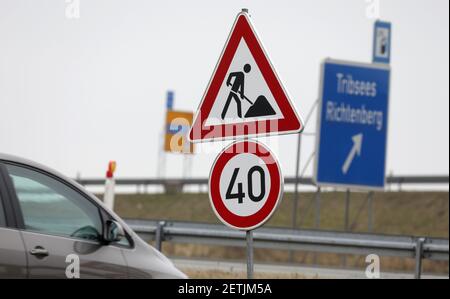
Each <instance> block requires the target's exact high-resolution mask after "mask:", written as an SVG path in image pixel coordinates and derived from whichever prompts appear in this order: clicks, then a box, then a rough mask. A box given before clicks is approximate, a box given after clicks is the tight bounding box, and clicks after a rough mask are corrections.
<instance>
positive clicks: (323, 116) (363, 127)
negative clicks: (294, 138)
mask: <svg viewBox="0 0 450 299" xmlns="http://www.w3.org/2000/svg"><path fill="white" fill-rule="evenodd" d="M389 81H390V68H389V66H387V65H386V66H385V65H379V64H378V65H375V64H360V63H349V62H342V61H335V60H327V61H325V63H324V64H323V65H322V85H321V97H320V102H321V104H320V107H319V109H318V136H317V140H316V150H317V151H316V167H315V180H316V183H317V184H318V185H321V186H336V187H340V186H341V187H346V188H360V189H377V190H378V189H382V188H384V185H385V172H386V165H385V164H386V144H387V132H388V106H389V105H388V104H389Z"/></svg>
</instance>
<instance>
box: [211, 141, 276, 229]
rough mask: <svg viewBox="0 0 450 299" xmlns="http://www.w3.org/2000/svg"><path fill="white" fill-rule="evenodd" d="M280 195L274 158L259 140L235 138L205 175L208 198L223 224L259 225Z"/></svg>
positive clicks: (236, 227) (253, 226)
mask: <svg viewBox="0 0 450 299" xmlns="http://www.w3.org/2000/svg"><path fill="white" fill-rule="evenodd" d="M282 195H283V176H282V174H281V169H280V165H279V163H278V160H277V159H276V158H275V156H274V155H273V153H272V152H271V151H270V150H269V149H268V148H267V147H266V146H264V145H262V144H261V143H257V142H254V141H241V142H235V143H233V144H231V145H230V146H228V147H227V148H225V149H224V150H223V151H222V152H221V153H220V154H219V156H218V157H217V158H216V161H215V162H214V165H213V167H212V170H211V174H210V178H209V198H210V201H211V206H212V208H213V210H214V212H215V214H216V215H217V217H218V218H219V219H220V220H221V221H222V222H223V223H224V224H225V225H227V226H229V227H231V228H235V229H239V230H245V231H249V230H253V229H255V228H257V227H259V226H261V225H263V224H264V223H265V222H266V221H267V220H269V218H270V217H271V216H272V214H273V212H274V211H275V209H276V208H277V206H278V204H279V202H280V201H281V197H282Z"/></svg>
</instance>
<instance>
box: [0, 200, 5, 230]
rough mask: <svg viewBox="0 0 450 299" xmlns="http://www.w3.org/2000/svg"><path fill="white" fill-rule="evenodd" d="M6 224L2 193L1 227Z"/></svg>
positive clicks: (0, 205)
mask: <svg viewBox="0 0 450 299" xmlns="http://www.w3.org/2000/svg"><path fill="white" fill-rule="evenodd" d="M5 226H6V219H5V209H4V208H3V202H2V195H1V194H0V227H5Z"/></svg>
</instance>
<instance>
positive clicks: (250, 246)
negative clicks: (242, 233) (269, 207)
mask: <svg viewBox="0 0 450 299" xmlns="http://www.w3.org/2000/svg"><path fill="white" fill-rule="evenodd" d="M246 237H247V279H253V270H254V262H253V231H251V230H249V231H247V232H246Z"/></svg>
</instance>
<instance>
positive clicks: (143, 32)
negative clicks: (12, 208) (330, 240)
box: [0, 0, 449, 177]
mask: <svg viewBox="0 0 450 299" xmlns="http://www.w3.org/2000/svg"><path fill="white" fill-rule="evenodd" d="M380 3H381V11H380V12H381V18H382V19H385V20H389V21H392V22H393V26H394V27H393V29H394V33H393V34H394V35H393V61H392V69H393V71H392V76H393V77H392V90H391V106H390V109H391V111H390V132H389V148H388V170H392V171H394V173H395V174H448V172H449V171H448V169H449V168H448V167H449V83H448V82H449V38H448V36H449V1H447V0H384V1H383V0H382V1H381V2H380ZM80 4H81V7H80V8H81V11H80V13H81V15H80V18H79V19H67V18H66V16H65V9H66V6H67V4H66V2H65V1H64V0H28V1H25V0H0V152H4V153H10V154H15V155H19V156H23V157H26V158H30V159H33V160H36V161H38V162H41V163H44V164H46V165H49V166H51V167H53V168H56V169H58V170H60V171H62V172H63V173H65V174H67V175H69V176H75V174H76V173H77V171H80V172H81V174H82V175H83V176H90V177H92V176H103V175H104V173H105V171H106V165H107V162H108V160H110V159H115V160H117V162H118V172H117V175H118V176H128V177H130V176H155V175H156V173H157V171H156V167H157V156H158V154H157V145H158V136H159V133H160V131H161V128H162V126H163V119H164V111H165V108H164V103H165V94H166V91H167V89H173V90H175V92H176V95H175V107H176V108H177V109H181V110H195V109H196V108H197V105H198V104H199V102H200V100H201V97H202V95H203V92H204V89H205V87H206V85H207V83H208V80H209V78H210V76H211V74H212V71H213V69H214V66H215V64H216V62H217V59H218V57H219V55H220V52H221V50H222V47H223V45H224V42H225V40H226V38H227V36H228V33H229V30H230V28H231V25H232V23H233V21H234V18H235V16H236V14H237V13H238V12H239V11H240V9H241V8H242V7H248V8H249V9H250V13H251V15H252V19H253V22H254V25H255V26H256V28H257V29H258V32H259V33H260V35H261V39H262V41H263V42H264V44H265V47H266V49H267V51H268V52H269V54H270V56H271V58H272V60H273V63H274V65H275V67H276V68H277V71H278V73H279V74H280V76H281V77H282V78H283V79H284V84H285V86H286V88H287V89H288V90H289V92H290V94H291V96H292V98H293V101H294V103H295V105H296V107H297V109H298V111H299V112H300V113H301V114H302V115H303V116H306V114H307V112H308V110H309V108H310V107H311V105H312V104H313V102H314V101H315V100H316V98H317V96H318V84H319V80H318V79H319V64H320V62H321V60H322V59H324V58H325V57H332V58H337V59H345V60H355V61H361V62H369V61H370V60H371V46H372V26H373V22H374V20H372V19H369V18H367V16H366V7H367V2H366V1H365V0H341V1H336V0H303V1H262V0H255V1H238V0H235V1H211V0H205V1H199V0H189V1H186V0H185V1H181V0H180V1H137V0H131V1H130V0H127V1H125V0H80ZM314 115H315V114H314ZM314 126H315V121H314V119H313V120H312V121H311V124H310V126H309V127H308V128H307V131H314V129H315V128H314ZM274 139H275V140H278V141H279V146H278V147H277V148H276V149H275V151H276V152H277V153H278V155H279V157H280V160H281V164H282V169H283V172H284V174H286V175H292V174H293V173H294V169H295V167H294V164H295V163H294V162H295V146H296V136H293V135H292V136H282V137H275V138H274ZM313 145H314V142H313V137H305V139H304V147H303V153H304V155H303V158H304V159H302V160H303V162H304V161H305V160H306V158H307V156H308V155H309V154H310V153H311V152H312V151H313ZM215 156H216V155H215V154H203V155H198V156H196V157H195V158H194V161H193V165H194V169H193V175H194V176H203V177H204V176H207V175H208V173H209V169H210V167H211V164H212V162H213V160H214V158H215ZM181 164H182V158H181V157H179V156H169V157H168V164H167V168H168V170H167V174H168V176H180V175H181V166H180V165H181ZM307 173H311V171H308V172H307Z"/></svg>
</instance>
